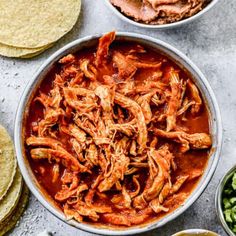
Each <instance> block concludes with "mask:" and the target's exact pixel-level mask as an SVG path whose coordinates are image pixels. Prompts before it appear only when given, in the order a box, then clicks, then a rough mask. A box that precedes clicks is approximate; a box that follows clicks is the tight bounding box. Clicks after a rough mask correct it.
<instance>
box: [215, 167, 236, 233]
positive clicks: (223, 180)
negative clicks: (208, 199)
mask: <svg viewBox="0 0 236 236" xmlns="http://www.w3.org/2000/svg"><path fill="white" fill-rule="evenodd" d="M234 172H236V164H235V165H234V166H233V167H231V168H230V169H229V170H228V171H227V172H226V173H225V174H224V175H223V177H222V178H221V180H220V182H219V184H218V187H217V190H216V194H215V208H216V213H217V216H218V219H219V221H220V223H221V225H222V227H223V229H224V230H225V231H226V233H227V234H228V235H229V236H235V234H234V233H233V232H232V230H231V229H230V228H229V226H228V224H227V223H226V221H225V217H224V213H223V209H222V194H223V190H224V186H225V184H226V183H227V182H228V180H229V179H230V178H231V177H232V176H233V173H234Z"/></svg>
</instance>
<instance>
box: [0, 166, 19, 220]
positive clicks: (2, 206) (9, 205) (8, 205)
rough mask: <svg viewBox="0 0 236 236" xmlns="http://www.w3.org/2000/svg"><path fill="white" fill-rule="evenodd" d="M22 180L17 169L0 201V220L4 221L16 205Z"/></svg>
mask: <svg viewBox="0 0 236 236" xmlns="http://www.w3.org/2000/svg"><path fill="white" fill-rule="evenodd" d="M22 185H23V180H22V176H21V174H20V171H19V169H18V168H17V170H16V175H15V177H14V180H13V183H12V185H11V187H10V188H9V190H8V191H7V194H6V195H5V197H4V198H3V199H2V200H1V201H0V222H2V221H4V220H5V219H6V218H7V217H8V216H9V215H10V214H11V213H12V211H13V210H14V208H15V207H16V205H17V203H18V201H19V199H20V195H21V190H22Z"/></svg>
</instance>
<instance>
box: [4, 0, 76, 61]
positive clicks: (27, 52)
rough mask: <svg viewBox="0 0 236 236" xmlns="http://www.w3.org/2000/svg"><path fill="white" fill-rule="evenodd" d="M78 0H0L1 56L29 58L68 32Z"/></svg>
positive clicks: (71, 26) (73, 21)
mask: <svg viewBox="0 0 236 236" xmlns="http://www.w3.org/2000/svg"><path fill="white" fill-rule="evenodd" d="M80 8H81V0H66V1H65V0H40V1H36V0H1V1H0V55H3V56H7V57H21V58H30V57H33V56H36V55H38V54H40V53H42V52H43V51H45V50H46V49H48V48H49V47H51V46H53V44H54V43H55V42H56V41H57V40H59V39H60V38H61V37H62V36H64V35H65V34H66V33H68V32H69V31H70V30H71V29H72V28H73V26H74V25H75V23H76V21H77V19H78V16H79V13H80Z"/></svg>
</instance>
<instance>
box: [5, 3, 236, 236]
mask: <svg viewBox="0 0 236 236" xmlns="http://www.w3.org/2000/svg"><path fill="white" fill-rule="evenodd" d="M111 30H117V31H130V32H137V33H142V34H146V35H149V36H152V37H155V38H159V39H161V40H163V41H166V42H167V43H170V44H172V45H173V46H175V47H176V48H178V49H179V50H181V51H182V52H183V53H185V54H186V55H187V56H188V57H189V58H190V59H192V60H193V61H194V62H195V63H196V65H197V66H198V67H199V68H200V69H201V70H202V72H203V73H204V74H205V76H206V77H207V78H208V80H209V82H210V84H211V86H212V88H213V90H214V92H215V94H216V97H217V99H218V102H219V106H220V109H221V113H222V119H223V127H224V140H223V142H224V143H223V150H222V154H221V160H220V162H219V165H218V168H217V171H216V173H215V175H214V177H213V179H212V180H211V182H210V184H209V185H208V187H207V189H206V190H205V192H204V193H203V194H202V196H201V197H200V198H199V200H198V201H197V202H195V203H194V204H193V205H192V207H190V208H189V209H188V210H187V211H186V212H185V213H184V214H182V215H181V216H180V217H178V218H177V219H176V220H174V221H173V222H171V223H169V224H167V225H166V226H164V227H162V228H161V229H158V230H155V231H152V232H150V233H146V234H143V235H145V236H146V235H160V236H169V235H171V234H172V233H175V232H177V231H180V230H183V229H189V228H205V229H210V230H213V231H215V232H217V233H219V234H220V235H222V236H225V235H226V234H225V233H224V232H223V229H222V228H221V226H220V224H219V222H218V220H217V217H216V212H215V207H214V194H215V191H216V187H217V184H218V182H219V180H220V178H221V177H222V176H223V175H224V173H225V172H226V171H227V170H228V169H229V168H230V167H231V166H232V165H234V164H235V163H236V145H235V144H236V1H235V0H220V1H219V3H218V4H217V5H216V6H215V7H214V9H212V10H211V11H210V12H208V13H207V14H206V15H204V16H203V17H202V18H200V19H199V20H197V21H196V22H193V23H190V24H188V25H185V26H183V27H180V28H177V29H170V30H145V29H141V28H138V27H135V26H132V25H130V24H128V23H125V22H123V21H121V20H120V19H119V18H117V17H116V16H115V15H114V14H113V13H112V12H110V10H109V9H108V8H107V7H106V6H105V3H104V2H103V0H83V9H82V14H81V15H80V19H79V21H78V23H77V25H76V26H75V28H74V30H73V31H72V32H70V33H69V34H68V35H66V36H65V37H64V38H63V39H62V40H60V41H59V42H58V43H57V44H56V45H55V46H54V47H53V48H51V49H49V50H48V51H46V52H45V53H43V54H42V55H40V56H38V57H36V58H34V59H31V60H15V59H7V58H3V57H0V111H1V115H0V123H2V124H3V125H4V126H6V127H7V129H8V130H9V132H10V133H11V135H12V136H13V125H14V117H15V113H16V108H17V105H18V102H19V100H20V96H21V94H22V92H23V90H24V88H25V86H26V84H27V82H28V81H30V79H31V78H32V75H33V74H34V72H35V71H36V69H37V68H38V67H39V66H40V65H41V64H42V63H43V61H44V60H45V59H46V58H47V57H48V56H49V55H51V54H52V53H53V52H55V51H56V50H57V49H59V48H61V47H62V46H63V45H65V44H67V43H69V42H71V41H73V40H75V39H77V38H80V37H83V36H86V35H92V34H95V33H102V32H107V31H111ZM45 229H48V230H49V231H51V232H52V233H53V234H54V235H57V236H70V235H86V236H89V235H91V234H89V233H85V232H82V231H80V230H77V229H74V228H72V227H70V226H68V225H66V224H65V223H63V222H61V221H60V220H58V219H57V218H55V217H54V216H53V215H52V214H51V213H50V212H48V211H47V210H46V209H44V207H43V206H41V204H40V203H39V202H38V201H37V200H36V199H35V197H34V196H31V199H30V204H29V207H28V209H27V211H26V212H25V214H24V216H23V218H22V219H21V221H20V223H19V224H18V225H17V227H16V228H15V230H14V231H13V232H12V233H11V235H17V236H18V235H19V236H20V235H21V236H23V235H27V236H30V235H31V236H34V235H37V233H39V232H41V231H43V230H45Z"/></svg>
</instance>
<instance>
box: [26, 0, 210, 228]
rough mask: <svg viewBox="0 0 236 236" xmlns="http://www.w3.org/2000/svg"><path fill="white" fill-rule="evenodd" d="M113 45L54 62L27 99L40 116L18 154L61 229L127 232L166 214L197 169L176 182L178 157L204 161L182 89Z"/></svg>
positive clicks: (187, 84) (161, 70)
mask: <svg viewBox="0 0 236 236" xmlns="http://www.w3.org/2000/svg"><path fill="white" fill-rule="evenodd" d="M149 2H150V4H152V5H153V6H155V7H158V6H159V5H161V4H163V3H166V4H172V3H173V4H174V3H175V2H177V0H152V1H151V0H150V1H149ZM134 4H135V3H134ZM149 7H150V6H149ZM130 10H132V9H130ZM114 40H115V33H114V32H112V33H109V34H107V35H105V36H104V37H102V38H101V39H100V40H99V45H98V49H97V52H96V53H94V52H92V53H91V54H89V55H90V56H88V57H87V56H83V57H80V56H79V54H78V55H77V54H75V55H72V54H69V55H67V56H65V57H63V58H62V59H60V60H59V65H60V69H61V71H58V74H56V75H55V79H54V80H53V83H52V85H51V88H50V91H48V90H47V92H43V91H40V92H39V93H36V94H37V95H36V97H35V98H34V100H33V103H35V104H37V106H38V105H39V104H38V103H40V104H41V105H40V109H41V110H40V116H38V117H37V119H35V120H34V121H33V122H32V124H29V125H30V127H31V130H30V132H29V134H28V135H27V139H26V146H27V148H29V149H28V154H29V155H30V157H31V159H32V161H35V162H37V165H36V168H37V166H39V173H40V175H42V177H45V178H48V176H50V178H51V179H50V180H47V183H50V181H51V183H52V184H55V185H56V188H53V189H56V190H55V195H54V196H53V197H54V199H55V200H56V201H57V202H58V204H59V205H60V206H61V208H62V209H63V210H64V213H65V215H66V217H67V219H68V220H69V219H75V220H77V221H78V222H84V221H88V222H91V221H92V222H99V223H101V222H103V223H104V222H105V223H109V224H112V225H118V226H131V225H138V224H141V223H144V222H145V221H147V220H149V219H151V217H153V216H157V215H158V214H159V213H162V214H163V213H165V212H166V213H168V212H170V208H169V205H168V204H167V203H168V202H171V201H174V200H173V199H175V198H181V199H186V197H187V195H183V194H181V193H182V192H181V188H182V186H184V185H185V183H187V182H188V181H190V180H191V181H197V180H198V179H199V178H200V176H201V175H202V173H203V169H200V168H199V169H197V168H196V169H193V170H191V173H189V172H188V171H187V170H186V172H184V173H179V171H177V170H178V168H179V166H178V163H179V162H181V158H179V160H178V162H177V161H176V158H177V157H176V154H178V157H179V156H181V157H182V156H183V157H184V158H185V162H187V161H188V160H187V159H186V158H187V155H186V154H185V153H186V152H188V153H190V154H191V152H193V150H194V152H196V150H203V151H206V152H207V151H208V150H209V149H210V148H211V145H212V140H211V136H210V135H209V133H207V132H203V130H202V129H201V128H197V130H199V132H194V133H193V132H191V129H190V130H189V125H191V124H192V123H194V122H195V121H197V119H196V118H198V116H201V112H203V111H204V101H203V100H202V98H201V93H200V91H199V90H198V88H197V86H196V85H195V84H194V83H193V82H192V80H191V79H188V78H185V77H182V74H181V73H180V69H176V68H175V66H173V65H172V64H171V65H170V64H169V62H168V63H166V62H167V61H168V60H167V59H166V58H164V57H163V58H162V57H161V56H159V54H158V57H157V58H155V56H153V55H154V54H153V53H152V54H151V55H152V56H151V57H150V58H149V59H147V58H148V55H149V53H150V52H149V49H146V48H144V47H143V46H140V45H136V46H134V47H130V48H128V50H120V49H119V46H118V47H113V45H111V44H112V42H113V41H114ZM86 55H87V54H86ZM34 116H35V115H34ZM191 122H192V123H191ZM205 130H206V129H205ZM188 131H189V132H188ZM179 146H180V150H179V149H178V148H176V147H179ZM195 158H196V159H197V158H198V155H196V157H195ZM41 162H42V163H44V165H45V163H48V165H49V166H50V168H48V169H47V168H45V167H44V166H43V167H42V166H40V163H41ZM40 168H41V169H43V171H41V169H40ZM172 181H173V183H172ZM189 194H190V193H189Z"/></svg>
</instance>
